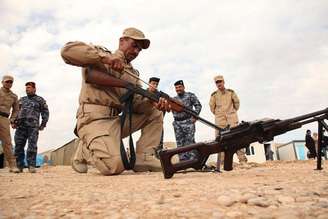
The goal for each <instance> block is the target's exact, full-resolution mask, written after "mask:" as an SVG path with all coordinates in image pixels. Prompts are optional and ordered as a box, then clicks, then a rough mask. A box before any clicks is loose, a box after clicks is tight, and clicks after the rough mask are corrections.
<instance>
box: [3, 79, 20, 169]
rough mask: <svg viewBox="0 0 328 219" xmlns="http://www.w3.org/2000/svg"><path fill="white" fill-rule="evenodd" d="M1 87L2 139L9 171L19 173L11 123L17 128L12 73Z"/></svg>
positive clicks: (16, 102) (15, 98)
mask: <svg viewBox="0 0 328 219" xmlns="http://www.w3.org/2000/svg"><path fill="white" fill-rule="evenodd" d="M1 83H2V87H1V88H0V140H1V142H2V147H3V152H4V155H5V159H6V160H7V162H8V164H9V171H10V172H14V173H18V172H19V170H18V169H17V166H16V158H15V156H14V155H13V150H12V144H11V136H10V124H11V126H12V128H15V124H14V123H15V119H16V117H17V113H18V97H17V95H16V94H14V93H13V92H12V91H11V87H12V86H13V83H14V78H13V77H12V76H10V75H4V76H3V77H2V81H1Z"/></svg>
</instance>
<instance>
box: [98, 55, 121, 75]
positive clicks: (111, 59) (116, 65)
mask: <svg viewBox="0 0 328 219" xmlns="http://www.w3.org/2000/svg"><path fill="white" fill-rule="evenodd" d="M101 62H102V63H104V64H107V65H109V67H110V68H111V69H113V70H114V71H118V72H122V71H123V69H124V64H123V62H122V60H120V59H119V58H118V57H116V56H113V55H106V56H104V57H103V58H102V59H101Z"/></svg>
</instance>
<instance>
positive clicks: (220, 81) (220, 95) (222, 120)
mask: <svg viewBox="0 0 328 219" xmlns="http://www.w3.org/2000/svg"><path fill="white" fill-rule="evenodd" d="M214 82H215V85H216V87H217V90H216V91H214V92H213V93H212V94H211V98H210V103H209V105H210V110H211V112H212V113H213V114H214V115H215V124H216V125H217V126H219V127H220V128H222V129H224V128H227V127H228V126H230V128H232V127H235V126H237V125H238V115H237V111H238V109H239V106H240V102H239V98H238V96H237V94H236V92H235V91H233V90H231V89H226V88H225V86H224V78H223V76H222V75H218V76H215V77H214ZM217 135H218V131H216V133H215V136H217ZM220 156H221V158H223V154H221V153H219V154H218V159H219V158H220ZM237 156H238V159H239V162H240V163H246V162H247V158H246V155H245V152H244V150H243V149H241V150H238V151H237ZM221 160H223V159H221ZM218 169H219V167H218Z"/></svg>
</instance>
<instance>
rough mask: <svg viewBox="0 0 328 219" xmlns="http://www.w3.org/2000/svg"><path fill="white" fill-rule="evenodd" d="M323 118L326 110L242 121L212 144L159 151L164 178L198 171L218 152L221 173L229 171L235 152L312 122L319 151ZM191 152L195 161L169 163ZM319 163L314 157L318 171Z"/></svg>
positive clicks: (197, 144) (324, 124)
mask: <svg viewBox="0 0 328 219" xmlns="http://www.w3.org/2000/svg"><path fill="white" fill-rule="evenodd" d="M325 119H328V108H326V109H324V110H320V111H316V112H313V113H309V114H305V115H301V116H298V117H295V118H291V119H286V120H279V119H262V120H255V121H252V122H242V123H241V124H240V125H238V126H236V127H234V128H231V129H228V130H224V131H221V132H220V133H219V135H218V136H217V138H216V139H215V141H212V142H208V143H205V142H200V143H196V144H191V145H187V146H183V147H179V148H174V149H169V150H162V151H160V152H159V156H160V161H161V165H162V168H163V173H164V178H166V179H168V178H171V177H172V176H173V174H174V173H176V172H178V171H180V170H185V169H187V168H194V169H195V170H200V169H201V168H202V167H203V166H204V165H205V163H206V161H207V159H208V157H209V155H211V154H214V153H219V152H224V154H225V157H224V170H226V171H230V170H232V162H233V155H234V153H236V152H237V150H240V149H242V148H246V147H248V146H249V145H250V144H251V143H253V142H260V143H263V142H268V141H272V140H273V138H274V137H275V136H277V135H281V134H284V133H286V132H288V131H291V130H294V129H298V128H300V127H302V125H304V124H308V123H312V122H316V121H317V122H318V124H319V139H318V142H319V148H321V137H320V136H322V129H323V128H325V129H326V130H327V131H328V126H327V124H326V123H325V122H324V121H323V120H325ZM320 127H321V128H320ZM192 150H196V151H197V152H198V153H197V154H198V156H197V157H196V158H194V159H191V160H186V161H180V162H177V163H174V164H173V163H172V161H171V158H172V157H173V156H174V155H177V154H180V153H184V152H188V151H192ZM319 151H320V150H319ZM319 158H320V159H319ZM319 160H320V162H321V155H320V156H318V169H320V168H321V163H320V167H319Z"/></svg>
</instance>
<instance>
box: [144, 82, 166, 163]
mask: <svg viewBox="0 0 328 219" xmlns="http://www.w3.org/2000/svg"><path fill="white" fill-rule="evenodd" d="M159 81H160V78H157V77H151V78H149V81H148V84H149V85H150V86H149V87H148V90H149V91H150V92H155V91H156V90H157V87H158V84H159ZM164 116H165V112H163V118H164ZM163 138H164V129H163V130H162V135H161V140H160V142H159V145H158V146H157V147H156V148H155V152H156V153H155V156H156V158H158V159H159V155H158V152H159V151H160V150H161V149H163Z"/></svg>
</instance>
